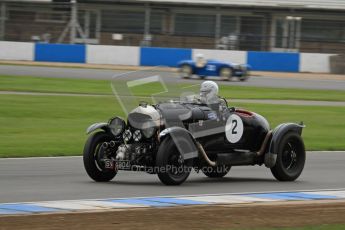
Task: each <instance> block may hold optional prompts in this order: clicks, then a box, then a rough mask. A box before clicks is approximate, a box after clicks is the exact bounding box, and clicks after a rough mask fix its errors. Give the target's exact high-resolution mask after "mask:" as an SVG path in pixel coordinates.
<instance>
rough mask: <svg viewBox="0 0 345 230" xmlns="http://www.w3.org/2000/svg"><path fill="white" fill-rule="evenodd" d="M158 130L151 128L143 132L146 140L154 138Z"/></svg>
mask: <svg viewBox="0 0 345 230" xmlns="http://www.w3.org/2000/svg"><path fill="white" fill-rule="evenodd" d="M155 131H156V128H155V127H150V128H146V129H143V130H141V132H142V133H143V135H144V137H146V138H150V137H152V136H153V134H155Z"/></svg>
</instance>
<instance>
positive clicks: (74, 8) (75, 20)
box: [70, 0, 78, 44]
mask: <svg viewBox="0 0 345 230" xmlns="http://www.w3.org/2000/svg"><path fill="white" fill-rule="evenodd" d="M71 7H72V8H71V32H70V43H71V44H74V43H75V39H76V35H77V26H78V24H77V23H78V18H77V17H78V11H77V10H78V9H77V1H76V0H72V1H71Z"/></svg>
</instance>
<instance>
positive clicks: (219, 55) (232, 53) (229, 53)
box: [193, 49, 247, 64]
mask: <svg viewBox="0 0 345 230" xmlns="http://www.w3.org/2000/svg"><path fill="white" fill-rule="evenodd" d="M197 54H203V55H204V56H205V58H206V59H216V60H220V61H224V62H232V63H238V64H246V63H247V51H236V50H205V49H193V58H195V56H196V55H197Z"/></svg>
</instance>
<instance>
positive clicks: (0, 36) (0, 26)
mask: <svg viewBox="0 0 345 230" xmlns="http://www.w3.org/2000/svg"><path fill="white" fill-rule="evenodd" d="M5 21H6V3H5V2H2V3H1V9H0V40H5Z"/></svg>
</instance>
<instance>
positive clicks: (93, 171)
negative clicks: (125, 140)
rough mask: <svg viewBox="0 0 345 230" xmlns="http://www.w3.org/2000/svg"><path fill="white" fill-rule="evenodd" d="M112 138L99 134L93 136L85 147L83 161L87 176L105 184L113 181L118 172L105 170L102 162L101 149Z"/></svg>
mask: <svg viewBox="0 0 345 230" xmlns="http://www.w3.org/2000/svg"><path fill="white" fill-rule="evenodd" d="M111 140H112V138H111V136H110V135H109V134H107V133H105V132H98V133H94V134H93V135H91V136H90V137H89V138H88V139H87V141H86V143H85V146H84V153H83V160H84V168H85V170H86V172H87V174H88V175H89V176H90V177H91V178H92V179H93V180H94V181H97V182H105V181H110V180H112V179H113V178H114V177H115V176H116V173H117V171H114V170H108V169H105V168H104V164H103V163H102V162H101V159H102V156H100V155H99V154H100V151H99V150H100V148H101V146H102V144H103V143H104V142H109V141H111Z"/></svg>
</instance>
